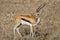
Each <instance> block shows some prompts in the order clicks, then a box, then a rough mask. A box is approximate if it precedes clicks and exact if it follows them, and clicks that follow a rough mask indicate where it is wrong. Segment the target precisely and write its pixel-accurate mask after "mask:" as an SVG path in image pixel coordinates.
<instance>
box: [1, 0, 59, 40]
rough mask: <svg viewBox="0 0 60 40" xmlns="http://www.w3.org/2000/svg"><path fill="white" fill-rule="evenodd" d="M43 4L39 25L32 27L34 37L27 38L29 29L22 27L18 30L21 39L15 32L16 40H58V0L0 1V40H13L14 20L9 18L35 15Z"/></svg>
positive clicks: (25, 26)
mask: <svg viewBox="0 0 60 40" xmlns="http://www.w3.org/2000/svg"><path fill="white" fill-rule="evenodd" d="M43 3H46V5H45V7H44V8H43V9H41V10H40V12H38V13H41V15H40V18H41V21H40V23H39V24H38V25H37V26H36V27H33V29H34V37H31V36H29V33H30V28H29V27H28V26H27V25H23V26H22V27H21V29H20V32H21V34H22V36H23V37H22V38H20V37H19V35H18V34H17V32H16V38H15V39H16V40H60V19H59V18H60V0H0V40H13V39H14V35H13V28H14V26H15V20H12V19H11V17H12V16H15V15H18V14H21V13H23V14H28V15H31V13H34V14H36V13H35V11H36V9H37V8H38V7H39V6H40V5H41V4H43Z"/></svg>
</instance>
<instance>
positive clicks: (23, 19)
mask: <svg viewBox="0 0 60 40" xmlns="http://www.w3.org/2000/svg"><path fill="white" fill-rule="evenodd" d="M21 19H22V20H24V21H26V22H29V23H31V22H30V21H29V20H26V19H24V18H21Z"/></svg>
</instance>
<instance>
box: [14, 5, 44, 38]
mask: <svg viewBox="0 0 60 40" xmlns="http://www.w3.org/2000/svg"><path fill="white" fill-rule="evenodd" d="M44 6H45V4H43V5H42V6H39V7H38V8H37V9H36V13H38V12H39V11H40V9H41V8H43V7H44ZM33 15H34V14H33ZM15 22H16V25H15V27H14V29H13V32H14V35H15V30H16V31H17V33H18V34H19V35H20V37H22V35H21V33H20V32H19V29H20V27H21V25H29V26H30V35H31V36H33V28H32V27H33V26H36V25H37V24H38V23H39V22H40V17H38V16H29V15H26V14H20V15H17V16H15Z"/></svg>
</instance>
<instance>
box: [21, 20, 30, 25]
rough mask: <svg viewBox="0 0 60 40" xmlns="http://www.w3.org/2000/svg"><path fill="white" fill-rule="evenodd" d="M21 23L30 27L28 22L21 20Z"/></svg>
mask: <svg viewBox="0 0 60 40" xmlns="http://www.w3.org/2000/svg"><path fill="white" fill-rule="evenodd" d="M21 23H22V24H23V25H30V23H29V22H26V21H24V20H21Z"/></svg>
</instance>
